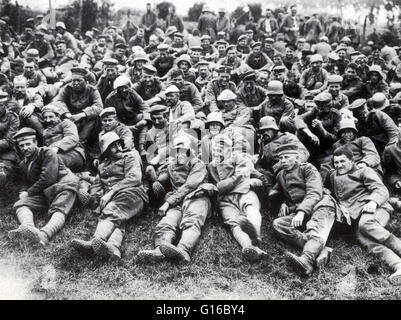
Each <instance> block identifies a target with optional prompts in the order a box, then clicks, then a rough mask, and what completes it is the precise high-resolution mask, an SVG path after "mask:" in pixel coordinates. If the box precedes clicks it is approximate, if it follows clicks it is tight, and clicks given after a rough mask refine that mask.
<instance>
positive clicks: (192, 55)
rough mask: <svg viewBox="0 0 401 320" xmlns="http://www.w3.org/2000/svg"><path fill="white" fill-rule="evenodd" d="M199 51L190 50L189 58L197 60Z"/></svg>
mask: <svg viewBox="0 0 401 320" xmlns="http://www.w3.org/2000/svg"><path fill="white" fill-rule="evenodd" d="M199 58H200V52H199V51H191V59H192V60H193V61H199Z"/></svg>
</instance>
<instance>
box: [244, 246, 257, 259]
mask: <svg viewBox="0 0 401 320" xmlns="http://www.w3.org/2000/svg"><path fill="white" fill-rule="evenodd" d="M242 257H243V258H244V259H245V260H247V261H249V262H256V261H258V260H260V259H261V256H260V254H259V252H258V251H257V250H256V249H255V248H252V247H249V248H244V249H242Z"/></svg>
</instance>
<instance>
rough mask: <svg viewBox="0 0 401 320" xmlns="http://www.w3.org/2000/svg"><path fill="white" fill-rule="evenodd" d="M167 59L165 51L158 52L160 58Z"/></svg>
mask: <svg viewBox="0 0 401 320" xmlns="http://www.w3.org/2000/svg"><path fill="white" fill-rule="evenodd" d="M166 57H167V51H166V50H161V51H160V58H162V59H164V58H166Z"/></svg>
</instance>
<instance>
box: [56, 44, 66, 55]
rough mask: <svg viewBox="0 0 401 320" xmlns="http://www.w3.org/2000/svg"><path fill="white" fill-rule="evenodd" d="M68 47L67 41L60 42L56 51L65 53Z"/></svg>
mask: <svg viewBox="0 0 401 320" xmlns="http://www.w3.org/2000/svg"><path fill="white" fill-rule="evenodd" d="M66 49H67V46H66V45H65V43H59V44H58V45H57V47H56V51H57V53H59V54H61V53H64V52H65V50H66Z"/></svg>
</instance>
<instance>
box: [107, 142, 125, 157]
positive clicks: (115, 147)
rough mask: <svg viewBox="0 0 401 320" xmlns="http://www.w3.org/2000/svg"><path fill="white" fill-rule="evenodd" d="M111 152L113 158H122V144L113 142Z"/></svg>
mask: <svg viewBox="0 0 401 320" xmlns="http://www.w3.org/2000/svg"><path fill="white" fill-rule="evenodd" d="M109 152H110V156H111V157H112V158H121V157H122V153H123V146H122V144H121V142H120V141H116V142H113V143H112V144H111V145H110V147H109Z"/></svg>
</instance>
